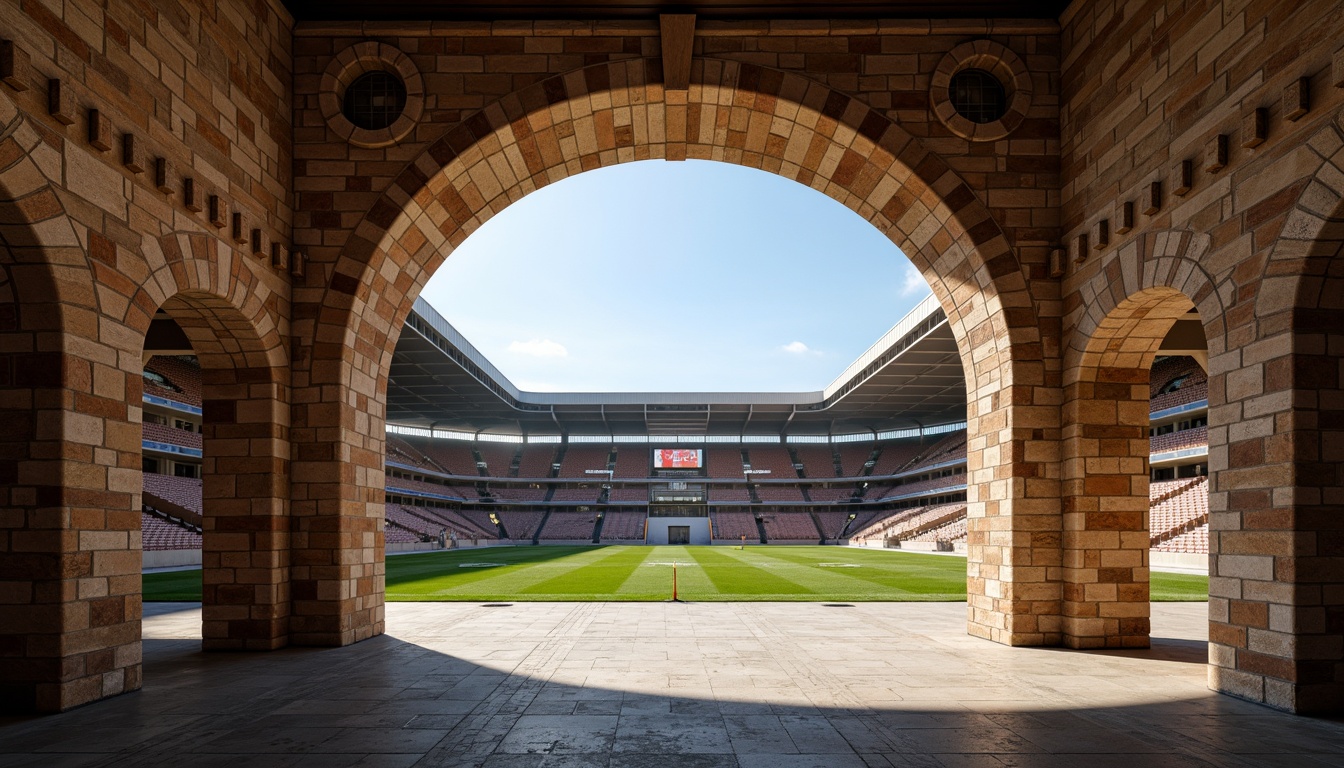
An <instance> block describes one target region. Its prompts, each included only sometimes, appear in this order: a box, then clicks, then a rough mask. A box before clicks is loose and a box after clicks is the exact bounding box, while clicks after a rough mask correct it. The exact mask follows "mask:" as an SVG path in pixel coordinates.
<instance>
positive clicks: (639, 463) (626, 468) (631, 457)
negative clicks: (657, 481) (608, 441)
mask: <svg viewBox="0 0 1344 768" xmlns="http://www.w3.org/2000/svg"><path fill="white" fill-rule="evenodd" d="M650 456H651V454H650V453H649V447H648V446H645V445H621V446H618V447H617V448H616V467H615V470H614V474H613V477H631V478H639V477H649V457H650Z"/></svg>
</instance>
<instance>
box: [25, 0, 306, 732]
mask: <svg viewBox="0 0 1344 768" xmlns="http://www.w3.org/2000/svg"><path fill="white" fill-rule="evenodd" d="M142 11H143V9H142V8H139V7H137V6H132V5H130V4H112V5H110V6H108V7H107V8H106V9H105V13H99V14H95V17H96V18H92V19H91V18H90V17H89V16H88V15H87V14H86V13H85V11H84V10H81V9H78V8H75V7H73V6H63V7H52V6H29V5H25V6H22V7H19V6H18V5H16V4H12V5H11V6H7V7H6V8H5V12H4V13H0V38H3V40H4V41H5V44H4V45H0V73H2V76H0V243H3V248H0V266H3V269H0V340H2V342H3V349H2V351H0V359H2V361H3V362H2V364H0V408H3V414H2V415H0V489H2V490H0V503H2V506H0V616H3V620H0V706H4V707H5V708H10V709H19V710H27V711H33V710H36V711H59V710H64V709H68V708H71V707H75V706H79V705H81V704H85V703H88V702H90V701H95V700H97V699H100V698H103V697H107V696H112V695H115V694H118V693H122V692H125V691H130V690H135V689H137V688H139V687H140V684H141V643H140V616H141V600H140V580H141V576H140V566H141V554H140V546H141V533H140V527H141V524H140V515H141V511H140V508H139V503H140V498H141V497H140V493H141V487H142V480H141V476H140V474H141V473H140V461H141V457H140V453H141V435H142V426H141V417H142V411H141V396H142V387H141V382H142V366H143V356H142V355H143V345H144V342H145V334H146V332H147V331H148V329H149V327H150V323H151V320H152V318H153V316H154V314H155V312H156V311H157V310H158V309H160V308H163V309H164V310H165V311H167V312H169V313H170V314H172V315H173V316H174V317H175V318H177V319H179V320H181V321H184V322H185V323H186V324H187V325H188V326H193V325H194V329H195V332H196V336H195V337H193V338H192V343H193V345H194V346H195V347H196V350H197V352H198V353H199V354H200V356H201V357H202V360H203V365H204V367H205V368H206V369H207V374H206V379H207V381H206V388H207V392H206V396H207V399H208V400H209V403H208V410H209V413H208V414H207V416H206V421H207V422H214V423H213V426H207V430H206V432H207V434H206V435H205V441H206V451H207V452H208V453H212V454H217V458H216V459H208V460H207V471H211V472H214V473H215V474H216V477H214V478H211V479H209V480H208V481H207V488H209V489H211V490H208V491H207V499H206V504H207V516H208V515H209V513H210V509H209V508H210V507H212V506H220V504H221V502H224V504H225V506H228V505H233V506H232V507H230V508H228V509H226V510H224V511H223V513H222V516H223V517H228V518H230V520H229V523H228V525H225V524H223V522H222V521H221V525H220V526H218V527H217V528H231V530H230V533H234V534H239V533H241V532H242V531H244V530H245V531H247V533H246V534H245V535H234V536H230V533H217V532H216V529H215V528H211V526H210V525H209V523H208V524H207V532H206V539H207V542H208V543H207V548H212V549H213V550H214V551H215V552H217V553H218V554H219V558H218V566H217V567H215V568H212V569H208V570H209V571H210V577H211V578H217V579H218V580H219V581H221V582H224V581H228V583H230V584H232V585H234V586H235V590H234V591H233V592H232V593H230V594H229V595H228V596H227V598H226V601H227V602H228V603H229V604H230V609H229V611H228V613H227V615H225V614H222V613H219V612H215V611H213V608H214V607H213V606H212V607H207V609H206V612H207V614H211V613H213V615H214V616H215V620H214V621H212V628H211V630H210V632H211V634H212V635H214V636H215V637H216V638H218V637H225V636H227V637H229V638H239V639H241V638H247V639H248V640H249V642H244V643H241V644H236V643H230V644H228V647H273V646H274V645H276V644H277V642H276V638H281V637H283V635H284V631H285V629H286V626H285V625H286V621H285V619H284V616H285V614H286V612H287V608H286V607H284V604H285V602H286V600H287V594H286V593H285V592H284V589H283V587H282V586H279V585H282V584H283V582H284V580H285V578H286V576H287V573H288V571H287V567H286V563H285V555H284V554H283V550H284V549H285V547H286V546H287V544H286V542H285V540H284V537H283V536H273V535H272V534H271V533H269V532H271V531H275V530H277V529H281V530H282V529H284V528H286V525H285V523H284V522H281V521H282V520H283V510H284V507H285V499H286V498H287V496H288V495H289V489H288V487H287V483H286V482H285V478H286V475H285V472H284V465H283V462H284V461H285V460H286V459H287V448H286V446H285V445H284V440H285V437H286V435H285V420H284V418H282V417H283V416H284V415H285V414H286V412H287V406H288V404H287V402H286V399H287V392H286V390H285V387H284V381H285V380H286V376H287V374H286V373H285V371H286V369H287V365H286V361H285V358H284V354H283V350H284V348H283V345H282V344H281V342H280V339H281V338H283V337H284V336H286V335H287V334H288V329H287V320H288V306H289V291H288V285H289V275H288V274H287V271H285V270H284V269H282V268H277V267H276V256H280V257H282V258H281V259H280V260H281V261H283V256H284V254H283V252H282V251H274V252H266V253H262V252H260V250H259V249H257V248H251V249H245V248H243V247H242V246H243V244H244V242H245V238H242V237H238V236H237V235H236V234H235V233H236V232H237V231H239V230H241V233H243V234H244V235H251V234H253V233H256V236H255V237H248V238H246V241H247V242H250V243H252V244H257V243H267V244H269V243H270V242H272V241H274V242H277V243H284V242H285V241H286V239H287V238H286V235H285V232H286V230H287V228H288V220H289V210H288V202H287V201H288V198H289V187H290V184H289V180H288V178H289V173H290V162H289V158H288V149H287V148H288V147H289V146H291V145H292V138H291V136H290V128H289V125H290V123H289V120H290V115H291V113H292V104H291V103H290V102H289V97H288V93H287V91H288V86H287V85H284V84H285V83H288V81H289V71H290V69H291V65H290V63H289V40H290V29H291V27H292V21H291V20H290V18H289V15H288V13H287V12H286V11H284V9H283V7H282V6H281V5H280V4H279V2H263V3H256V4H253V5H250V6H249V13H247V14H234V13H221V14H202V13H200V8H199V7H198V6H197V4H195V3H192V2H182V3H181V4H180V5H179V4H176V3H173V2H166V3H160V4H158V5H157V6H156V8H155V13H153V14H146V13H143V12H142ZM67 16H68V18H67ZM76 30H78V31H76ZM148 39H153V40H159V41H165V44H164V46H163V47H161V48H159V49H158V51H157V52H154V53H145V54H144V55H143V56H136V55H131V54H130V53H129V49H130V47H131V46H132V45H141V44H144V43H145V41H146V40H148ZM170 40H171V41H173V42H171V43H169V42H166V41H170ZM219 40H229V41H232V43H233V47H232V48H231V49H230V50H231V53H230V54H229V55H230V56H234V57H236V58H234V59H231V60H230V61H229V63H228V64H227V65H224V66H219V65H215V64H213V63H212V64H204V63H202V62H205V61H207V60H208V61H209V62H220V61H223V60H224V58H225V57H224V56H222V55H221V56H218V57H215V56H212V55H211V54H212V53H220V50H219V48H218V43H217V41H219ZM150 47H155V46H154V45H151V46H150ZM141 50H142V52H143V51H144V50H145V49H141ZM197 56H200V57H201V58H200V59H197V58H196V57H197ZM91 58H93V59H94V61H95V62H96V63H95V64H94V65H93V66H90V60H91ZM238 73H246V75H245V82H246V84H245V85H243V84H242V83H241V82H240V80H239V79H238ZM272 86H276V87H275V88H273V87H272ZM276 88H278V90H276ZM188 105H189V106H188ZM230 224H235V226H233V227H230ZM277 404H280V405H281V407H278V408H277ZM225 475H228V477H225ZM263 477H264V478H265V479H264V480H263V479H262V478H263ZM226 497H227V501H225V498H226ZM239 497H241V500H240V499H239ZM244 511H246V516H247V517H248V518H249V519H248V520H247V521H245V522H244V523H243V524H241V525H239V526H237V527H231V526H233V524H234V523H237V522H240V521H242V518H243V516H244V514H243V513H244ZM237 587H242V588H241V589H238V588H237ZM216 595H217V596H221V595H223V592H221V591H218V590H217V591H216ZM239 609H241V610H239ZM255 638H263V640H262V642H260V643H254V642H250V640H251V639H255ZM207 644H208V643H207Z"/></svg>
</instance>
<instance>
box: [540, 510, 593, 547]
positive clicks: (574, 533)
mask: <svg viewBox="0 0 1344 768" xmlns="http://www.w3.org/2000/svg"><path fill="white" fill-rule="evenodd" d="M595 518H596V515H594V514H593V513H592V512H569V511H562V510H554V511H552V512H551V516H550V517H548V518H546V525H545V526H543V527H542V529H541V536H540V538H542V539H550V540H553V541H554V540H561V541H565V540H569V541H574V540H580V539H584V540H586V539H592V538H593V524H594V519H595Z"/></svg>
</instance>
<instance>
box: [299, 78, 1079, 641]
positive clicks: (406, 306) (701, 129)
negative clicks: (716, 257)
mask: <svg viewBox="0 0 1344 768" xmlns="http://www.w3.org/2000/svg"><path fill="white" fill-rule="evenodd" d="M649 72H650V70H649V68H648V67H647V66H646V62H643V61H628V62H618V63H610V64H600V65H594V66H591V67H588V68H586V69H584V70H581V71H579V72H574V73H570V74H568V75H564V76H560V77H554V78H551V79H548V80H545V81H543V82H541V83H537V84H536V85H534V86H530V87H528V88H526V89H524V90H522V91H520V92H518V93H516V94H514V95H511V96H509V97H506V98H505V99H503V100H501V101H499V102H497V103H496V104H494V105H491V106H490V107H487V108H486V109H485V110H483V111H482V112H480V113H478V114H476V115H475V116H474V117H472V118H471V119H469V120H467V121H466V123H464V124H463V125H462V126H460V127H459V128H456V129H453V130H451V131H449V133H448V134H447V135H445V136H444V137H443V138H441V139H440V140H438V141H437V142H435V143H434V144H433V145H431V146H430V147H429V149H428V150H427V151H425V152H424V153H423V154H422V155H421V156H420V157H418V158H417V159H415V160H414V161H413V162H411V163H410V164H409V165H408V166H407V168H406V170H405V171H404V172H403V173H402V174H401V176H399V177H398V178H397V180H396V182H395V183H394V184H393V185H392V187H391V188H390V189H389V190H388V191H387V192H386V193H384V194H383V195H381V196H380V197H379V199H378V200H377V201H376V202H375V203H374V204H373V205H372V206H371V208H370V209H369V212H368V214H367V215H365V216H364V218H363V220H362V221H361V222H360V223H359V224H358V225H357V226H356V227H355V228H354V230H353V234H352V235H351V237H350V239H349V241H348V242H347V244H346V246H345V248H344V249H343V251H342V255H341V256H340V258H339V260H338V261H337V262H336V263H335V264H334V265H333V266H332V268H331V270H332V271H331V280H330V285H329V287H328V288H326V289H325V290H324V291H323V292H322V293H321V296H320V301H319V300H316V299H317V297H314V298H315V301H314V304H313V305H312V308H311V309H307V310H303V312H304V313H305V314H306V315H307V316H309V317H312V318H315V319H314V320H312V321H307V322H309V323H311V326H312V327H311V331H312V332H311V333H307V332H305V333H304V334H302V335H303V336H304V337H305V338H316V339H324V340H330V342H331V343H323V344H315V345H314V346H313V347H312V348H311V350H304V351H303V353H301V357H304V358H307V359H306V360H305V361H304V365H303V367H304V369H305V371H310V372H311V373H310V374H309V373H306V372H305V375H306V376H307V378H308V387H309V388H310V390H311V391H318V390H323V389H332V388H334V389H335V390H337V391H343V392H348V393H349V394H348V396H342V397H340V398H338V399H339V401H340V402H339V408H340V412H339V414H337V413H335V412H331V411H328V412H326V413H317V412H316V411H314V408H315V406H311V405H303V404H300V405H297V406H296V409H295V419H296V421H303V422H305V423H308V424H319V423H321V424H324V425H327V426H329V427H331V428H333V429H335V430H336V432H335V433H334V434H338V435H339V438H338V443H339V444H340V445H342V446H343V448H342V449H341V450H342V452H344V453H346V454H348V455H349V456H350V460H351V462H352V463H353V464H354V465H355V473H356V474H357V475H359V476H360V477H363V478H366V479H367V485H365V484H363V483H356V482H353V481H352V480H350V479H349V478H348V477H343V478H338V477H335V476H329V477H326V478H324V479H323V481H322V483H321V485H322V487H321V488H319V487H318V486H316V485H313V486H310V488H311V493H312V494H313V495H314V496H320V497H332V498H342V499H347V500H351V501H354V500H359V501H358V503H351V504H348V505H347V506H346V507H345V509H344V510H343V513H344V514H343V517H342V523H341V525H342V526H343V529H344V530H348V531H350V532H352V533H353V532H355V531H379V530H381V527H382V526H381V520H382V514H383V510H382V505H381V504H380V503H379V502H381V498H380V496H381V494H379V495H378V496H374V495H373V494H371V493H368V492H366V491H372V490H373V488H374V487H375V484H376V483H377V482H379V480H378V479H377V478H380V477H381V476H382V473H381V472H380V471H379V470H380V469H381V467H380V466H379V465H378V459H379V458H380V457H381V454H382V450H381V448H382V447H383V445H384V441H385V437H384V429H383V426H384V425H383V416H384V414H385V408H384V403H385V399H386V388H387V377H388V370H389V366H390V363H391V359H392V349H393V347H394V345H395V342H396V339H397V335H398V333H399V331H400V328H401V325H402V322H403V320H404V319H405V318H406V317H407V315H408V313H409V312H410V311H411V307H412V304H413V302H414V300H415V298H416V296H417V295H418V293H419V291H420V290H421V288H423V286H424V284H425V283H426V281H427V280H428V279H429V276H430V275H431V274H432V273H433V271H434V270H435V268H437V266H438V265H439V264H440V263H441V262H442V261H443V260H444V258H446V257H447V255H448V254H449V253H450V252H451V251H452V249H453V248H454V247H456V246H457V245H459V244H460V243H461V242H462V241H463V240H465V238H466V237H467V236H468V235H469V234H470V233H471V232H472V231H474V230H475V229H476V228H477V227H479V226H480V225H481V224H482V223H483V222H485V221H486V220H488V219H489V218H490V217H491V216H492V215H493V214H494V213H496V212H498V211H499V210H501V209H502V208H503V207H504V206H507V205H508V204H510V203H511V202H513V201H515V200H517V199H519V198H520V197H522V196H523V195H526V194H527V193H528V192H530V191H532V190H534V189H536V188H539V187H541V186H544V185H546V184H551V183H554V182H556V181H558V180H560V179H563V178H565V177H566V176H569V175H572V174H575V173H580V172H582V171H585V170H589V169H593V168H598V167H602V166H605V165H611V164H615V163H621V162H628V161H632V160H639V159H648V158H659V157H661V158H665V159H669V160H676V159H681V158H698V159H708V160H719V161H723V162H730V163H738V164H742V165H746V166H750V167H755V168H760V169H762V170H767V171H771V172H774V173H777V174H780V175H782V176H784V177H785V178H789V179H793V180H796V181H798V182H800V183H804V184H808V185H809V186H812V187H813V188H815V189H818V190H821V191H823V192H825V193H826V194H828V195H829V196H831V197H832V198H834V199H836V200H838V201H840V202H841V203H842V204H844V205H846V206H847V207H849V208H850V209H851V210H854V211H856V212H857V213H858V214H859V215H860V216H861V217H863V218H864V219H865V220H867V221H869V222H870V223H871V224H872V225H873V226H875V227H877V228H878V229H879V230H880V231H882V232H883V233H884V234H886V235H887V237H888V238H890V239H891V240H892V241H893V242H895V243H896V245H897V246H898V247H899V248H900V249H901V251H902V252H904V253H905V254H906V255H907V256H908V257H909V258H910V260H911V261H912V262H913V263H914V264H915V266H916V267H917V268H918V269H919V270H920V272H921V273H922V274H923V275H924V277H925V279H926V280H927V281H928V282H929V283H930V285H931V287H932V289H933V292H934V295H935V296H936V297H937V300H938V301H939V303H940V304H941V306H942V307H943V310H944V312H945V313H946V316H947V318H948V321H949V323H950V325H951V327H952V330H953V334H954V336H955V338H956V342H957V345H958V348H959V349H960V351H961V359H962V367H963V369H964V372H965V375H966V380H967V390H968V393H969V395H968V400H969V403H968V416H967V421H968V423H969V445H970V450H969V451H968V468H967V477H968V480H967V485H968V490H967V503H968V506H969V515H968V528H969V536H968V550H969V560H970V566H969V578H968V585H969V592H970V615H969V629H970V631H971V632H972V633H973V634H976V635H978V636H981V637H986V638H990V639H993V640H996V641H999V642H1004V643H1009V644H1039V643H1045V642H1057V641H1058V637H1059V631H1058V628H1057V619H1056V617H1057V616H1058V606H1059V584H1058V582H1057V581H1055V580H1054V579H1052V578H1051V575H1050V574H1049V573H1047V571H1046V570H1045V569H1021V568H1013V567H1012V565H1013V564H1014V563H1015V562H1016V560H1017V559H1019V558H1021V557H1022V556H1024V555H1026V554H1028V553H1030V555H1029V556H1030V557H1032V558H1033V559H1037V560H1042V559H1049V558H1056V559H1057V558H1058V550H1054V551H1049V542H1045V541H1042V542H1041V544H1042V549H1041V550H1040V551H1037V548H1036V547H1035V546H1029V547H1023V546H1021V545H1020V543H1018V542H1015V541H1013V540H1012V539H1013V538H1015V537H1016V534H1012V535H1011V536H1010V537H1009V538H1005V537H1004V535H1005V534H1010V533H1011V532H1014V531H1019V530H1020V531H1022V532H1024V533H1025V532H1027V531H1032V530H1041V529H1044V528H1053V527H1055V526H1057V524H1058V523H1057V521H1058V515H1059V499H1058V496H1057V495H1055V496H1053V497H1052V496H1050V495H1041V494H1038V493H1035V491H1036V490H1037V489H1035V488H1032V489H1031V491H1032V493H1030V494H1029V493H1028V492H1027V491H1028V488H1027V486H1025V485H1023V484H1021V483H1017V482H1013V481H1012V480H1011V478H1019V477H1033V478H1039V479H1041V481H1043V482H1056V483H1057V479H1055V480H1053V481H1052V478H1054V477H1055V472H1056V470H1055V468H1054V467H1053V466H1052V465H1051V463H1050V462H1049V461H1048V456H1049V451H1048V450H1046V451H1042V450H1039V449H1036V448H1034V447H1033V445H1034V444H1036V443H1037V442H1042V443H1049V442H1050V441H1051V440H1052V436H1053V432H1054V431H1056V430H1057V429H1058V426H1059V425H1058V420H1057V418H1058V417H1057V413H1054V412H1051V411H1050V410H1049V409H1045V408H1035V409H1032V408H1021V407H1015V406H1020V405H1023V404H1030V403H1032V402H1033V401H1034V400H1035V398H1036V395H1035V394H1034V392H1035V389H1036V388H1037V387H1041V386H1044V385H1046V383H1047V382H1046V380H1045V378H1044V377H1045V370H1044V366H1043V364H1042V362H1041V355H1042V354H1043V353H1044V349H1045V347H1046V346H1048V345H1046V344H1045V343H1044V342H1043V338H1042V334H1043V333H1049V332H1050V329H1049V327H1048V326H1047V327H1046V328H1045V329H1044V330H1043V328H1042V325H1041V324H1040V323H1039V322H1037V320H1036V317H1037V313H1036V312H1035V311H1034V310H1033V309H1032V308H1033V307H1034V306H1035V304H1036V301H1037V299H1036V298H1035V297H1033V295H1032V294H1031V293H1030V292H1029V291H1028V288H1027V281H1028V277H1029V276H1031V275H1032V274H1034V273H1036V272H1037V271H1039V270H1042V269H1045V268H1046V265H1047V263H1048V259H1049V255H1048V251H1046V250H1044V249H1035V248H1032V247H1020V248H1018V249H1014V248H1012V247H1010V245H1009V242H1008V238H1007V236H1006V235H1005V234H1004V232H1003V230H1002V229H1001V228H1000V226H999V225H998V224H997V223H996V221H995V219H994V217H993V215H991V213H990V212H989V210H987V209H986V208H985V207H984V205H983V204H982V203H981V202H980V201H979V198H978V197H977V195H976V194H975V193H974V192H973V191H972V189H971V188H970V187H969V186H967V182H966V181H964V180H963V179H962V178H961V177H960V176H958V174H957V173H955V172H953V171H952V170H951V169H950V168H949V167H948V166H947V165H946V163H944V162H943V161H942V160H941V159H939V158H938V157H937V156H936V155H934V154H933V153H931V152H929V151H928V150H927V149H925V148H924V147H923V146H922V145H921V143H920V142H919V141H918V140H916V139H914V138H913V137H911V136H910V135H909V134H907V133H906V132H905V131H904V130H902V129H901V128H900V127H899V126H897V125H896V124H895V123H893V122H891V121H890V120H889V119H887V118H886V117H885V116H883V115H882V114H880V113H878V112H876V111H873V110H872V109H870V108H869V107H867V106H865V105H864V104H862V103H861V102H859V101H857V100H854V99H851V98H850V97H847V96H844V95H843V94H840V93H838V92H835V91H832V90H830V89H828V88H826V87H825V86H822V85H821V84H819V83H817V82H814V81H811V80H808V79H806V78H803V77H800V76H798V75H793V74H785V73H781V72H777V71H774V70H767V69H763V68H759V67H755V66H752V65H747V64H737V63H731V62H723V61H715V60H703V61H701V60H696V61H695V62H694V63H693V64H692V66H691V78H690V84H689V86H688V88H686V89H683V90H672V89H667V88H665V87H663V84H662V83H661V82H660V81H659V80H657V79H655V78H651V77H650V76H649ZM1023 258H1025V259H1028V260H1029V261H1027V262H1024V261H1023ZM311 399H312V398H305V397H301V398H300V399H299V402H300V403H302V402H304V401H305V400H311ZM326 400H327V402H330V399H326ZM295 451H296V454H297V455H302V454H303V453H304V448H303V446H302V445H296V447H295ZM1034 457H1040V459H1039V460H1038V459H1036V458H1034ZM327 471H328V469H327V468H326V467H321V468H319V467H318V466H316V465H314V466H312V467H311V469H310V468H307V467H305V466H304V462H303V460H302V459H300V460H298V461H296V463H295V474H296V475H298V474H305V475H308V474H310V473H325V472H327ZM365 551H366V553H367V555H368V559H367V560H365V561H362V562H358V563H355V562H349V561H347V562H349V567H350V568H351V569H352V570H351V571H349V572H346V573H343V574H341V575H340V576H339V577H338V578H337V579H336V580H335V581H336V582H339V584H336V583H333V585H332V588H333V589H339V590H342V591H344V592H347V593H348V594H350V595H351V598H352V599H353V600H357V601H367V602H366V604H370V605H371V604H376V603H378V602H379V601H380V600H381V592H380V591H379V589H378V587H377V586H376V585H374V584H366V583H363V582H361V581H360V580H358V579H356V578H355V574H354V570H355V569H357V570H361V571H368V570H370V569H372V570H378V569H379V568H380V567H381V560H382V548H381V547H372V548H369V549H367V550H365ZM1008 582H1011V583H1012V585H1013V586H1012V587H1009V586H1008ZM1029 585H1030V586H1029ZM1027 592H1030V593H1031V594H1034V595H1037V596H1038V597H1039V598H1040V599H1039V600H1037V601H1034V602H1032V603H1031V604H1030V605H1028V604H1025V603H1023V602H1021V601H1020V598H1019V595H1021V594H1024V593H1027ZM1024 607H1025V608H1028V610H1025V611H1024V610H1023V609H1024ZM378 615H379V612H377V611H374V612H370V613H367V614H364V615H363V616H362V617H355V618H356V621H355V624H353V625H351V626H350V628H349V629H348V630H347V634H348V635H349V636H353V635H356V634H358V633H361V632H377V631H381V624H380V620H379V619H378V618H377V616H378Z"/></svg>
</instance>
